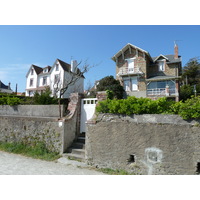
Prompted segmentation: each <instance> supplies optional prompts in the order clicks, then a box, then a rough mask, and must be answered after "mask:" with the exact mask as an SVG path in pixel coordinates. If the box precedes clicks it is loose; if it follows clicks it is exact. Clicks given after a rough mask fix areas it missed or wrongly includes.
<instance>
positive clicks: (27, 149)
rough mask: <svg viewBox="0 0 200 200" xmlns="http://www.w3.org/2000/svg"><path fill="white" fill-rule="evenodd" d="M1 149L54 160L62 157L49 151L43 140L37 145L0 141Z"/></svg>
mask: <svg viewBox="0 0 200 200" xmlns="http://www.w3.org/2000/svg"><path fill="white" fill-rule="evenodd" d="M0 150H2V151H6V152H10V153H15V154H22V155H25V156H28V157H32V158H36V159H42V160H47V161H53V160H56V159H58V158H59V157H60V156H59V154H58V153H55V152H50V151H48V149H47V148H46V146H45V144H44V143H41V142H39V143H37V144H36V145H35V146H30V145H26V144H23V143H14V142H13V143H8V142H0Z"/></svg>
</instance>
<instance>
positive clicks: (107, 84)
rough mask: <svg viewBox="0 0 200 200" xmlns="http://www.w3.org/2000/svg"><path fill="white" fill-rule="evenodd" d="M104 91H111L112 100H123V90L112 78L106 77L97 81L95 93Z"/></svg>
mask: <svg viewBox="0 0 200 200" xmlns="http://www.w3.org/2000/svg"><path fill="white" fill-rule="evenodd" d="M106 90H109V91H112V92H113V95H114V98H117V99H122V98H123V93H124V88H123V87H122V86H121V84H120V82H119V81H118V80H116V79H115V78H114V77H113V76H106V77H104V78H102V79H101V80H100V81H99V84H98V85H97V91H106Z"/></svg>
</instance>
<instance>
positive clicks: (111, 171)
mask: <svg viewBox="0 0 200 200" xmlns="http://www.w3.org/2000/svg"><path fill="white" fill-rule="evenodd" d="M97 171H100V172H103V173H105V174H109V175H134V174H133V173H129V172H127V171H125V170H123V169H116V170H114V169H110V168H100V169H97Z"/></svg>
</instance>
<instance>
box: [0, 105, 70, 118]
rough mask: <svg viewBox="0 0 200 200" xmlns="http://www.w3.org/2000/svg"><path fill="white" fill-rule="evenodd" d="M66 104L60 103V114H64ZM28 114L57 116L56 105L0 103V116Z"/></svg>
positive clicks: (30, 115)
mask: <svg viewBox="0 0 200 200" xmlns="http://www.w3.org/2000/svg"><path fill="white" fill-rule="evenodd" d="M65 112H66V106H65V105H61V113H62V116H64V115H65ZM2 115H6V116H22V117H24V116H29V117H36V116H37V117H59V116H60V115H59V106H58V105H16V106H9V105H0V116H2Z"/></svg>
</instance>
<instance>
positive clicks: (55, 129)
mask: <svg viewBox="0 0 200 200" xmlns="http://www.w3.org/2000/svg"><path fill="white" fill-rule="evenodd" d="M80 98H81V97H80V96H79V95H78V94H76V93H73V94H71V96H70V103H69V105H68V109H67V110H68V114H67V115H66V116H65V117H63V118H61V119H59V112H58V105H53V106H49V105H47V106H28V105H27V106H17V107H16V108H17V110H16V111H15V110H14V107H12V106H10V108H9V106H3V107H4V110H1V111H0V141H1V142H23V143H26V144H30V145H32V144H35V143H38V142H43V143H45V145H46V147H47V148H48V149H49V150H50V151H53V152H58V153H60V154H62V153H64V152H66V150H67V149H68V148H69V146H70V145H71V144H72V142H73V141H74V139H76V137H77V135H78V134H79V130H80ZM62 110H64V109H62Z"/></svg>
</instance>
